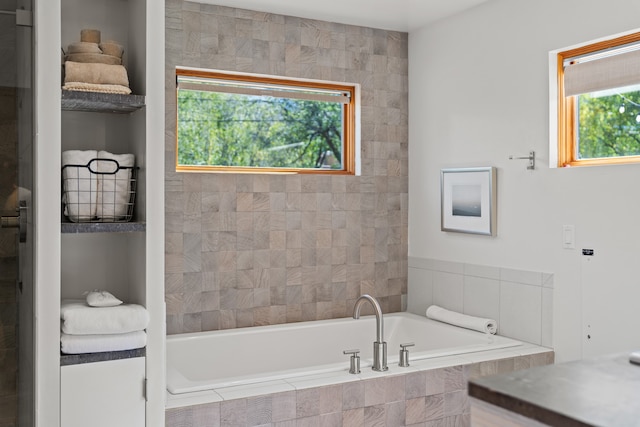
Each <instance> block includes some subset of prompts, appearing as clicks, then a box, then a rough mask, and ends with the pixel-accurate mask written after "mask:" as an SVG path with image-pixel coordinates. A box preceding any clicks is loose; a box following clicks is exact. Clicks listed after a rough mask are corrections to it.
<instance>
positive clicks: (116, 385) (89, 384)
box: [60, 357, 145, 427]
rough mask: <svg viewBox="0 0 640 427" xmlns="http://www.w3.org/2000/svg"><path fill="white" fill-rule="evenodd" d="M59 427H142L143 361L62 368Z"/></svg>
mask: <svg viewBox="0 0 640 427" xmlns="http://www.w3.org/2000/svg"><path fill="white" fill-rule="evenodd" d="M60 384H61V387H60V408H61V416H60V425H61V426H64V427H87V426H91V427H114V426H121V427H143V426H144V425H145V396H144V394H145V393H144V390H145V366H144V358H141V357H138V358H134V359H123V360H112V361H105V362H96V363H83V364H79V365H69V366H63V367H62V368H61V371H60Z"/></svg>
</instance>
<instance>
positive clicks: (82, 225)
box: [61, 222, 147, 234]
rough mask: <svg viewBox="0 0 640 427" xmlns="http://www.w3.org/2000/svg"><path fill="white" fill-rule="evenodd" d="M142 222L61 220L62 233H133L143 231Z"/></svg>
mask: <svg viewBox="0 0 640 427" xmlns="http://www.w3.org/2000/svg"><path fill="white" fill-rule="evenodd" d="M146 228H147V225H146V224H145V223H144V222H63V223H61V232H62V233H63V234H64V233H69V234H73V233H135V232H141V231H145V230H146Z"/></svg>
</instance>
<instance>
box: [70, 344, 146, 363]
mask: <svg viewBox="0 0 640 427" xmlns="http://www.w3.org/2000/svg"><path fill="white" fill-rule="evenodd" d="M146 354H147V349H146V347H145V348H138V349H135V350H122V351H107V352H104V353H84V354H64V353H60V366H68V365H80V364H82V363H95V362H107V361H110V360H120V359H132V358H134V357H144V356H145V355H146Z"/></svg>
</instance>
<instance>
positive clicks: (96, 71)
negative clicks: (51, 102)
mask: <svg viewBox="0 0 640 427" xmlns="http://www.w3.org/2000/svg"><path fill="white" fill-rule="evenodd" d="M80 40H81V41H80V42H76V43H71V44H70V45H69V46H68V48H67V54H66V55H65V57H64V86H62V88H63V89H65V90H73V91H82V92H104V93H118V94H127V95H128V94H130V93H131V89H129V78H128V76H127V70H126V69H125V67H124V66H123V65H122V55H123V53H124V49H123V47H122V46H121V45H119V44H118V43H117V42H115V41H107V42H104V43H101V41H100V31H98V30H82V31H81V33H80Z"/></svg>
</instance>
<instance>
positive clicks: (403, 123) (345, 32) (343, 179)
mask: <svg viewBox="0 0 640 427" xmlns="http://www.w3.org/2000/svg"><path fill="white" fill-rule="evenodd" d="M407 43H408V41H407V34H406V33H398V32H389V31H383V30H376V29H371V28H363V27H356V26H348V25H342V24H334V23H329V22H321V21H316V20H309V19H301V18H295V17H289V16H281V15H273V14H267V13H259V12H253V11H248V10H241V9H235V8H228V7H221V6H215V5H206V4H199V3H193V2H186V1H181V0H167V1H166V69H165V74H166V100H167V108H166V138H165V150H166V159H167V164H166V178H165V187H166V190H165V191H166V208H165V209H166V212H165V214H166V226H165V231H166V249H165V251H166V279H165V294H166V302H167V332H168V333H169V334H175V333H181V332H195V331H204V330H217V329H228V328H238V327H246V326H253V325H266V324H277V323H288V322H297V321H304V320H316V319H327V318H337V317H345V316H349V315H351V311H352V308H353V303H354V302H355V299H356V298H357V297H358V296H360V295H361V294H363V293H369V294H372V295H374V296H376V297H378V298H379V299H380V301H381V305H382V307H383V310H384V312H394V311H401V310H402V308H403V307H402V301H403V295H404V296H406V292H407V189H408V170H407V169H408V160H407V140H408V121H407V116H408V111H407V108H408V106H407V104H408V100H407V98H408V89H407V87H408V75H407V68H408V60H407V53H408V48H407ZM176 66H188V67H198V68H208V69H219V70H228V71H241V72H252V73H262V74H274V75H281V76H287V77H294V78H312V79H323V80H332V81H337V82H350V83H358V84H360V85H361V106H362V111H361V136H362V141H361V153H360V154H361V159H362V175H361V176H333V177H329V176H312V175H304V176H300V175H259V174H250V175H245V174H201V173H176V172H175V167H174V162H175V127H176V120H175V117H176V106H175V67H176Z"/></svg>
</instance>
